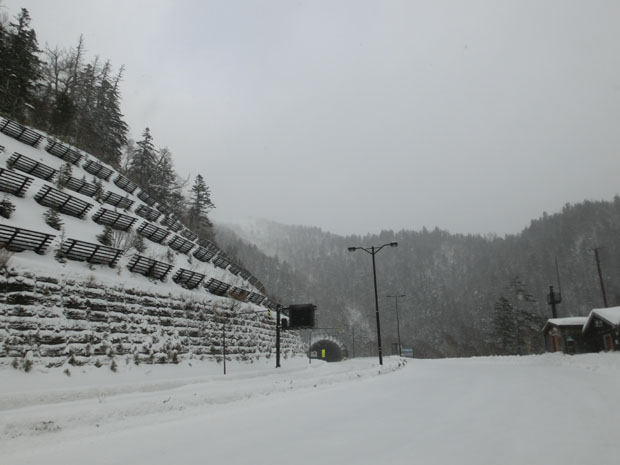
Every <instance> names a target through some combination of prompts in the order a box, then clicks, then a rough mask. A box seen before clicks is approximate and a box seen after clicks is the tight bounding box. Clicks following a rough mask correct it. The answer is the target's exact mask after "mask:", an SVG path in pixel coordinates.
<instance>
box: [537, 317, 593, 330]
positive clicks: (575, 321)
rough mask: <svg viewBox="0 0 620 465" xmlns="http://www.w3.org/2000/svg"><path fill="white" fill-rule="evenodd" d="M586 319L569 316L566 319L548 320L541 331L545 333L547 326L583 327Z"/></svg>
mask: <svg viewBox="0 0 620 465" xmlns="http://www.w3.org/2000/svg"><path fill="white" fill-rule="evenodd" d="M587 319H588V317H587V316H569V317H566V318H550V319H548V320H547V323H545V326H544V327H543V331H546V330H547V329H548V328H549V326H583V325H584V324H585V323H586V321H587Z"/></svg>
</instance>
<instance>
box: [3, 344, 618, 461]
mask: <svg viewBox="0 0 620 465" xmlns="http://www.w3.org/2000/svg"><path fill="white" fill-rule="evenodd" d="M267 363H268V364H267ZM272 365H273V363H272V361H269V362H265V364H261V365H258V366H257V364H254V365H246V366H242V365H236V364H233V365H231V366H230V374H229V375H227V376H226V377H224V376H222V375H221V374H217V373H219V371H218V370H221V367H219V366H217V365H208V364H203V363H201V362H193V364H192V366H189V364H188V363H187V362H184V363H183V364H181V365H178V366H148V367H147V366H139V367H136V366H132V365H127V366H121V367H120V370H119V372H118V373H112V372H110V371H109V370H107V369H105V368H102V369H96V368H94V367H89V368H77V369H74V370H73V371H74V372H73V373H72V374H71V376H67V375H65V374H63V373H62V370H51V372H49V373H37V372H35V373H28V374H25V373H21V372H17V371H15V370H12V369H8V368H3V369H1V372H0V375H1V376H2V377H1V378H0V379H2V383H1V384H0V427H1V430H0V457H1V462H2V463H3V464H5V463H6V464H39V463H40V464H46V465H56V464H58V465H60V464H62V465H65V464H85V463H88V464H136V465H138V464H149V465H158V464H171V463H191V464H194V463H215V464H217V463H224V464H258V465H261V464H265V465H267V464H270V465H271V464H346V463H355V464H373V465H376V464H401V463H402V464H405V463H406V464H416V463H419V464H448V463H450V464H452V463H462V464H476V465H478V464H497V463H502V464H519V465H521V464H524V463H545V464H556V463H557V464H580V465H582V464H583V463H592V461H593V460H596V459H599V460H601V461H602V462H603V463H605V462H607V463H615V461H616V459H617V457H618V456H619V454H620V441H619V440H618V438H619V437H620V422H618V420H617V413H616V411H617V409H616V407H615V406H617V405H618V401H620V389H619V386H620V354H615V353H612V354H589V355H582V356H575V357H568V356H563V355H559V354H554V355H544V356H532V357H494V358H473V359H448V360H409V361H408V363H405V361H404V360H402V359H399V358H393V357H387V358H385V364H384V366H383V367H379V366H378V364H377V361H376V359H355V360H349V361H345V362H342V363H333V364H325V363H320V362H317V363H313V364H312V365H311V366H309V365H308V362H307V360H305V359H296V360H287V361H284V363H283V365H284V368H283V369H280V370H275V369H274V368H273V367H272ZM597 461H598V460H597Z"/></svg>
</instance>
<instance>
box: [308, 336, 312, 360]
mask: <svg viewBox="0 0 620 465" xmlns="http://www.w3.org/2000/svg"><path fill="white" fill-rule="evenodd" d="M311 344H312V330H310V331H309V332H308V365H311V364H312V357H311V356H310V349H311V348H312V346H311Z"/></svg>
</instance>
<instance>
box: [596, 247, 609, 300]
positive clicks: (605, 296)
mask: <svg viewBox="0 0 620 465" xmlns="http://www.w3.org/2000/svg"><path fill="white" fill-rule="evenodd" d="M599 248H600V247H596V248H595V249H593V250H594V258H595V260H596V269H597V270H598V280H599V282H600V283H601V293H602V294H603V304H604V305H605V308H607V307H608V305H607V295H606V294H605V284H604V283H603V273H602V272H601V260H600V259H599V256H598V251H599Z"/></svg>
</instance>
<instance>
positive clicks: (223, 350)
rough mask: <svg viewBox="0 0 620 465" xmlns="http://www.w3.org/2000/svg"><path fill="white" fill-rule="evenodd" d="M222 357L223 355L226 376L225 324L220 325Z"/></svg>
mask: <svg viewBox="0 0 620 465" xmlns="http://www.w3.org/2000/svg"><path fill="white" fill-rule="evenodd" d="M222 355H224V374H226V323H222Z"/></svg>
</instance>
